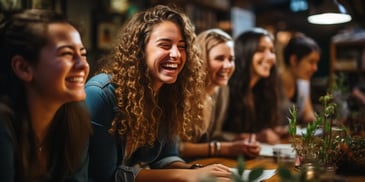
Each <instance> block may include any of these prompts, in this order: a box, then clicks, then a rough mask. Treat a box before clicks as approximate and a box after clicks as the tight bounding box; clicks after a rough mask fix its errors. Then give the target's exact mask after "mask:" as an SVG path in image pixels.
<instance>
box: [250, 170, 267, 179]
mask: <svg viewBox="0 0 365 182" xmlns="http://www.w3.org/2000/svg"><path fill="white" fill-rule="evenodd" d="M263 172H264V168H263V167H255V168H253V169H252V170H251V172H250V174H249V175H248V181H254V180H255V179H257V178H259V177H260V176H261V175H262V173H263Z"/></svg>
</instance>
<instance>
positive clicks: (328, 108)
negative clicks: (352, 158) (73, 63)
mask: <svg viewBox="0 0 365 182" xmlns="http://www.w3.org/2000/svg"><path fill="white" fill-rule="evenodd" d="M319 101H320V103H321V104H322V105H323V112H321V113H319V114H316V119H315V120H314V122H311V123H308V124H307V126H306V132H303V133H301V135H297V111H296V108H295V106H293V107H292V108H290V109H289V112H290V118H288V120H289V134H290V138H289V142H290V143H291V144H292V146H293V148H294V149H295V151H296V152H297V155H298V156H299V158H300V161H301V165H304V164H312V165H318V166H320V167H323V168H333V169H336V163H337V162H338V161H339V159H341V157H342V156H343V155H344V152H343V150H342V149H343V148H342V147H343V146H344V144H345V143H346V141H347V140H346V139H347V130H346V128H345V127H344V126H336V127H335V126H334V124H333V122H332V121H333V120H334V118H335V116H336V106H337V105H336V103H334V101H333V96H332V94H330V93H327V94H326V95H324V96H321V97H320V99H319ZM318 130H320V131H321V133H322V134H321V135H320V136H317V135H316V131H318Z"/></svg>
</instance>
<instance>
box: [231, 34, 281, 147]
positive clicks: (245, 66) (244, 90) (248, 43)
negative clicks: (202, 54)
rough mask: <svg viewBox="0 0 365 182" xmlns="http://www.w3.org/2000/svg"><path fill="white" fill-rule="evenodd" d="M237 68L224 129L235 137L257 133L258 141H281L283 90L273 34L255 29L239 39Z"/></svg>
mask: <svg viewBox="0 0 365 182" xmlns="http://www.w3.org/2000/svg"><path fill="white" fill-rule="evenodd" d="M234 48H235V49H234V50H235V54H236V59H235V61H236V71H235V72H234V73H233V75H232V78H231V79H230V81H229V87H230V101H229V104H230V105H229V112H228V116H227V120H226V121H225V124H224V131H226V132H227V131H228V132H233V133H234V138H247V135H249V134H250V133H255V134H256V136H257V140H258V141H260V142H266V143H271V144H274V143H279V142H280V137H281V136H282V135H283V134H285V133H286V131H285V128H283V127H281V126H280V125H281V122H283V121H284V119H283V117H282V115H281V114H282V113H281V111H282V109H281V108H282V107H281V105H280V102H279V101H280V100H281V98H282V97H284V96H283V93H282V92H283V91H281V90H280V85H279V84H280V82H279V77H278V73H277V65H276V55H275V47H274V40H273V36H272V35H271V34H269V32H267V31H266V30H265V29H262V28H255V29H252V30H248V31H246V32H244V33H241V34H240V35H239V36H238V37H237V38H236V39H235V47H234Z"/></svg>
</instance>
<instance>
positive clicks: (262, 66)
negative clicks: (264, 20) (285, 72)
mask: <svg viewBox="0 0 365 182" xmlns="http://www.w3.org/2000/svg"><path fill="white" fill-rule="evenodd" d="M275 63H276V55H275V49H274V44H273V42H272V40H271V39H270V38H269V37H268V36H263V37H261V39H260V41H259V43H258V46H257V50H256V52H255V53H254V55H253V60H252V72H251V76H252V77H253V78H255V77H256V78H257V79H260V78H267V77H269V76H270V70H271V68H272V67H273V65H274V64H275Z"/></svg>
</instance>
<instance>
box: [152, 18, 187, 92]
mask: <svg viewBox="0 0 365 182" xmlns="http://www.w3.org/2000/svg"><path fill="white" fill-rule="evenodd" d="M185 51H186V42H185V40H184V38H183V36H182V33H181V31H180V29H179V27H178V26H177V25H176V24H175V23H172V22H170V21H164V22H162V23H159V24H157V25H155V26H154V27H153V29H152V32H151V36H150V38H149V40H148V42H147V45H146V63H147V67H148V69H149V72H150V74H151V77H152V81H153V87H154V90H158V89H159V88H160V87H161V86H162V85H163V84H172V83H175V81H176V80H177V77H178V75H179V73H180V71H181V70H182V68H183V67H184V64H185V62H186V52H185Z"/></svg>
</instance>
